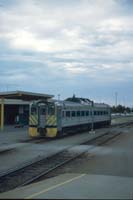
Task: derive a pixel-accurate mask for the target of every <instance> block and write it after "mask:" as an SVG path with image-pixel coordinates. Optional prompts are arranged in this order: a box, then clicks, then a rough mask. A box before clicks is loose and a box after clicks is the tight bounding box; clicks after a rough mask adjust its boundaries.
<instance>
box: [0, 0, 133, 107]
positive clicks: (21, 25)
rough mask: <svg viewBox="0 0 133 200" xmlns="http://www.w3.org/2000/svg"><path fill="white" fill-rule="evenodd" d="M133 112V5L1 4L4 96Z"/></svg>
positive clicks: (87, 0)
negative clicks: (78, 100) (39, 96)
mask: <svg viewBox="0 0 133 200" xmlns="http://www.w3.org/2000/svg"><path fill="white" fill-rule="evenodd" d="M14 90H23V91H29V92H39V93H46V94H53V95H55V98H58V95H60V99H65V98H67V97H71V96H72V95H73V94H75V95H76V96H78V97H84V98H89V99H91V100H94V101H95V102H100V103H102V102H104V103H108V104H109V105H115V104H116V94H117V104H121V105H125V106H132V107H133V0H23V1H22V0H0V91H14Z"/></svg>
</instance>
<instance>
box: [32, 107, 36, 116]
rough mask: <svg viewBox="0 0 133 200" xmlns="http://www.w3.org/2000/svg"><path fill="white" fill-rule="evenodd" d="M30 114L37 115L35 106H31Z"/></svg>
mask: <svg viewBox="0 0 133 200" xmlns="http://www.w3.org/2000/svg"><path fill="white" fill-rule="evenodd" d="M31 114H32V115H35V114H37V107H36V106H35V105H32V106H31Z"/></svg>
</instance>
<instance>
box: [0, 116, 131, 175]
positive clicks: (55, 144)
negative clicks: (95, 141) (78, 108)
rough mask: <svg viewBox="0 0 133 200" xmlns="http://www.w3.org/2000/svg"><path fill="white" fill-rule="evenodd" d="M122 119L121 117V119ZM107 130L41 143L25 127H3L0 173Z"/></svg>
mask: <svg viewBox="0 0 133 200" xmlns="http://www.w3.org/2000/svg"><path fill="white" fill-rule="evenodd" d="M123 119H124V118H123V117H122V121H123ZM131 119H132V118H131V117H127V118H125V120H128V121H129V120H131ZM119 122H120V118H118V119H114V120H113V122H112V123H119ZM107 130H108V129H106V128H105V129H97V130H96V134H90V133H88V132H86V133H83V134H77V135H73V136H70V137H69V136H68V137H65V138H61V139H57V140H51V141H49V140H47V139H41V143H36V142H35V141H36V140H33V141H31V140H30V137H29V135H28V129H27V127H25V128H14V127H10V126H8V127H5V130H4V131H3V132H0V174H1V173H3V172H5V171H7V170H9V169H11V168H14V167H17V166H20V165H25V164H26V163H27V162H30V161H31V160H33V159H36V158H39V157H41V156H44V157H47V156H50V155H53V154H55V153H57V152H59V151H61V150H63V149H64V148H68V147H70V146H72V145H77V144H79V143H82V142H84V141H86V140H87V139H89V138H90V139H91V138H92V137H95V136H97V135H99V134H102V133H103V132H106V131H107Z"/></svg>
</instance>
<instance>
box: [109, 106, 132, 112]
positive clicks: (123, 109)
mask: <svg viewBox="0 0 133 200" xmlns="http://www.w3.org/2000/svg"><path fill="white" fill-rule="evenodd" d="M111 112H112V113H131V112H133V108H130V107H125V106H122V105H118V106H112V107H111Z"/></svg>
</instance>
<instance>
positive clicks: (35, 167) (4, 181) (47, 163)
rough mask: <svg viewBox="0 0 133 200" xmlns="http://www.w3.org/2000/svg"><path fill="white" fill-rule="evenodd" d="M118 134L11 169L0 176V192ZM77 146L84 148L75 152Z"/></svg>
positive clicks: (12, 187) (38, 176)
mask: <svg viewBox="0 0 133 200" xmlns="http://www.w3.org/2000/svg"><path fill="white" fill-rule="evenodd" d="M127 125H129V123H126V124H123V126H122V127H126V126H127ZM120 134H122V132H121V131H120V130H117V131H116V130H115V129H114V130H110V131H107V132H105V133H104V134H103V135H100V136H97V137H96V138H93V139H91V140H89V141H86V142H84V143H82V144H80V145H76V146H73V147H70V148H69V149H68V148H67V149H65V150H63V151H61V152H59V153H57V154H55V155H53V156H51V157H48V158H40V159H38V160H34V161H33V162H29V163H28V164H27V165H26V166H21V167H18V168H16V169H12V170H10V171H8V172H6V173H5V174H2V175H0V192H5V191H8V190H11V189H14V188H16V187H18V186H24V185H27V184H29V183H33V182H34V181H37V180H38V179H39V178H40V177H42V176H43V177H44V176H47V175H48V174H49V173H50V172H52V171H54V170H55V169H57V168H59V167H61V166H63V165H64V164H66V163H68V162H70V161H72V160H74V159H75V158H77V157H79V156H81V155H82V154H84V153H85V152H87V151H88V150H89V149H92V148H95V146H97V145H102V144H104V143H106V142H108V141H109V140H111V139H113V138H115V137H117V136H118V135H120ZM79 146H83V147H84V148H81V150H80V151H77V148H78V147H79Z"/></svg>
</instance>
